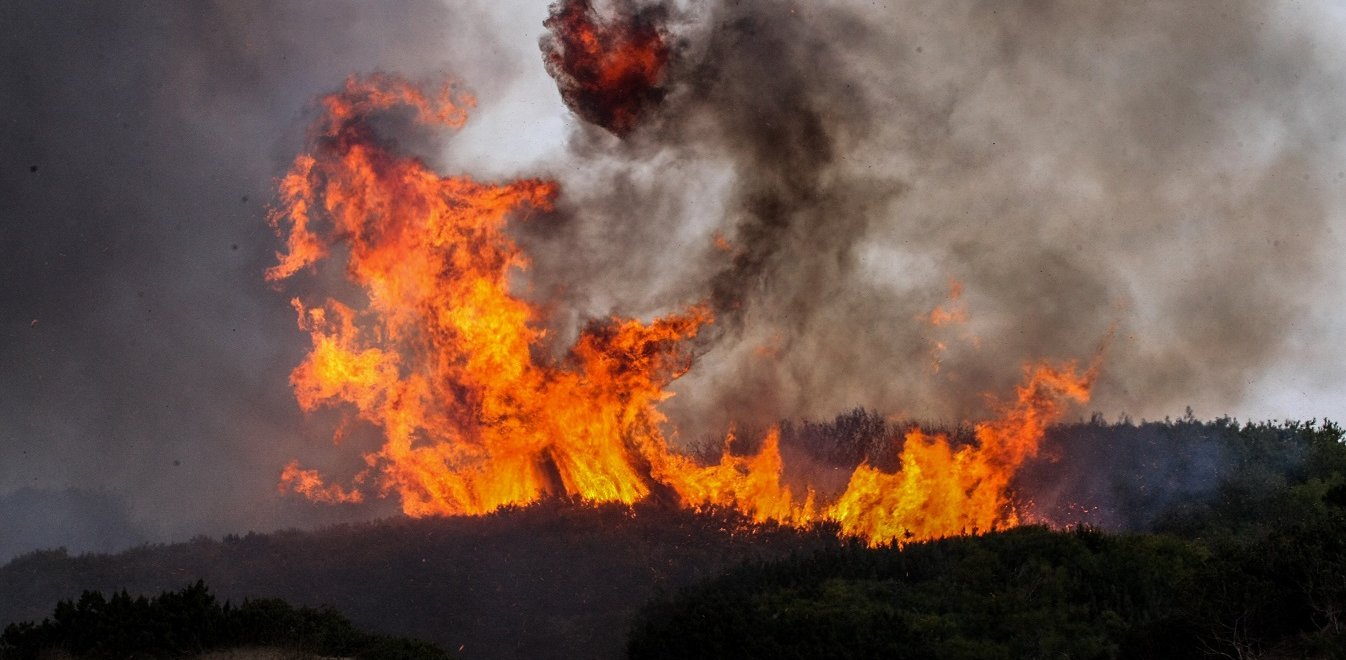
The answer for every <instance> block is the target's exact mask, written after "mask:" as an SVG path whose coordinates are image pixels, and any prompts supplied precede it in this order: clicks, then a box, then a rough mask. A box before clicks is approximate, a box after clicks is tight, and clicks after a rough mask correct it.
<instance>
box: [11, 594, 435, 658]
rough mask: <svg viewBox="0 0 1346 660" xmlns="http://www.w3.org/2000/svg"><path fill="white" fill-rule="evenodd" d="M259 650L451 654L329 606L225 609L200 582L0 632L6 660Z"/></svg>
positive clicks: (94, 602) (67, 608)
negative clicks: (357, 623)
mask: <svg viewBox="0 0 1346 660" xmlns="http://www.w3.org/2000/svg"><path fill="white" fill-rule="evenodd" d="M255 646H262V647H274V648H281V649H287V650H293V651H299V652H304V653H310V654H314V655H321V656H342V657H357V658H368V659H370V660H377V659H387V660H415V659H424V660H437V659H440V658H445V659H447V658H448V657H449V655H448V654H447V653H445V652H444V651H442V650H440V649H439V648H437V647H435V646H434V645H432V644H429V643H426V642H420V641H414V640H409V639H399V638H394V637H386V636H381V635H371V634H368V633H364V632H361V631H359V630H357V629H356V628H355V627H354V626H353V625H351V622H350V621H349V620H347V619H346V618H345V617H343V616H341V614H339V613H338V612H336V611H335V610H332V609H330V608H318V609H314V608H308V607H298V608H296V607H293V606H291V605H290V604H288V603H286V602H285V601H282V600H279V599H274V598H265V599H258V600H245V601H243V604H242V605H240V606H238V607H234V606H232V605H231V604H230V603H228V602H225V603H223V604H221V603H220V602H219V601H218V600H216V598H215V596H213V595H212V594H211V593H210V590H209V589H208V588H207V587H206V585H205V583H204V582H201V581H197V582H196V583H195V584H192V585H190V586H187V587H185V588H183V589H180V590H178V591H169V592H164V593H162V594H160V595H158V596H156V597H153V598H146V597H144V596H139V597H136V598H132V597H131V596H130V595H129V594H128V593H127V592H126V591H124V590H123V591H119V592H117V593H114V594H113V595H112V597H111V598H105V597H104V596H103V594H102V593H101V592H98V591H85V592H84V593H83V594H82V595H80V597H79V599H78V600H76V601H69V600H63V601H61V602H60V603H57V605H56V610H55V612H54V613H53V614H52V616H51V617H49V618H47V619H45V620H43V621H42V622H41V623H33V622H31V621H29V622H23V623H16V624H10V625H9V626H7V627H6V628H5V631H4V633H3V634H2V635H0V657H2V658H6V659H7V660H8V659H10V658H13V659H16V660H22V659H28V658H39V657H43V656H44V654H47V653H50V652H53V651H63V652H65V653H69V654H71V655H74V656H75V657H80V658H173V657H183V656H189V655H196V654H200V653H202V652H205V651H208V650H212V649H227V648H236V647H255Z"/></svg>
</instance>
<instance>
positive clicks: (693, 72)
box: [0, 0, 1346, 561]
mask: <svg viewBox="0 0 1346 660" xmlns="http://www.w3.org/2000/svg"><path fill="white" fill-rule="evenodd" d="M1124 4H1125V7H1107V8H1105V7H1104V5H1102V4H1101V3H1068V2H1051V1H1047V0H1036V1H1029V0H1023V1H1020V2H1006V3H995V7H994V8H991V7H989V6H980V5H978V4H977V3H961V2H953V3H943V4H942V5H941V6H940V7H938V8H936V7H931V6H927V5H926V4H925V3H917V2H890V3H882V2H839V3H830V4H829V5H827V6H826V7H825V8H816V7H801V8H800V9H799V11H798V12H795V11H791V10H792V8H793V6H792V5H789V4H786V3H775V2H765V1H763V2H761V3H755V4H754V3H749V5H750V6H745V5H744V4H743V3H737V2H710V1H707V2H679V3H676V4H674V5H671V6H672V7H673V11H672V29H673V31H674V32H675V33H676V34H678V35H679V36H680V38H681V39H682V40H683V41H681V42H680V43H679V50H678V53H679V57H680V58H682V59H681V60H680V61H679V62H678V63H675V65H674V68H673V70H672V71H671V72H670V82H669V89H670V94H669V96H668V99H667V101H666V103H665V104H664V106H663V107H662V108H661V109H660V110H659V111H658V113H657V114H656V115H655V116H653V117H652V118H651V119H650V121H649V123H648V126H647V127H645V128H644V129H643V130H641V131H637V132H636V133H635V134H633V135H632V136H630V137H629V138H628V139H627V140H618V139H617V138H615V137H613V136H612V135H610V134H608V133H606V132H604V131H602V130H601V129H597V128H595V127H592V126H587V125H585V124H584V123H583V122H581V121H580V120H578V119H576V118H575V117H574V115H572V114H571V113H570V112H569V111H568V109H567V108H566V107H565V105H564V104H563V103H562V101H561V98H560V96H559V94H558V93H557V90H556V87H555V84H554V83H553V82H552V80H551V79H550V78H549V77H548V76H547V73H546V71H545V69H544V68H543V65H542V58H541V55H540V51H539V45H538V40H539V37H540V36H541V35H542V33H543V27H542V21H543V20H544V19H545V18H546V16H547V6H546V3H545V2H519V1H508V2H500V1H496V2H468V1H463V2H440V1H438V0H417V1H414V2H411V1H399V2H388V3H363V2H340V1H322V2H319V1H316V0H312V1H296V2H285V3H262V2H200V3H190V4H186V3H171V2H128V3H116V4H110V3H104V2H75V1H65V0H62V1H59V2H50V3H48V2H42V3H20V2H0V62H3V64H0V530H2V529H10V530H18V531H17V532H15V533H11V534H9V535H8V537H7V538H5V539H0V561H4V560H5V559H6V558H7V557H8V556H10V555H12V554H14V553H17V552H23V551H26V550H30V549H33V548H36V547H42V546H47V545H57V544H63V545H66V546H68V547H71V548H72V549H103V550H105V549H110V548H115V547H123V546H126V545H130V544H134V543H137V542H142V541H146V540H167V539H182V538H187V537H190V536H192V535H195V534H213V535H219V534H223V533H228V532H245V531H248V530H269V529H275V528H280V527H291V526H298V527H308V526H314V525H320V524H327V523H332V522H338V521H342V520H355V519H362V518H368V517H371V516H376V515H389V514H392V513H394V512H395V511H396V510H397V506H396V503H395V502H388V501H377V502H372V503H369V504H366V505H363V506H360V507H328V506H323V505H316V504H311V503H307V502H303V501H301V500H299V499H298V498H296V497H294V496H292V495H284V494H282V493H279V492H278V491H277V488H276V483H277V479H278V475H279V472H280V469H281V468H282V467H283V466H284V465H285V464H286V463H287V462H288V461H289V460H291V459H294V458H299V459H301V461H302V462H304V463H305V464H306V465H317V466H320V467H325V468H334V469H338V470H339V469H340V468H341V467H342V466H343V465H345V464H347V463H349V461H350V460H352V459H351V457H350V456H349V455H347V456H346V457H345V458H335V457H333V452H331V451H329V449H330V437H331V425H330V423H329V422H330V420H329V419H326V418H324V417H323V416H322V415H321V414H314V415H305V414H303V413H302V412H301V411H300V410H299V408H298V406H297V405H296V404H295V401H294V397H293V394H292V392H291V391H290V386H289V383H288V375H289V372H290V370H291V369H292V368H293V367H294V366H295V365H297V364H298V363H299V362H300V361H301V360H302V359H303V356H304V353H305V352H306V349H307V347H308V346H307V342H308V339H307V338H306V336H305V335H304V333H302V332H300V331H299V330H298V329H297V328H296V326H295V318H294V312H293V310H292V309H291V307H290V304H289V300H290V297H291V296H293V295H295V293H294V291H293V290H287V289H286V288H285V287H286V285H280V286H279V287H278V286H277V285H273V284H272V283H268V282H266V281H265V280H264V279H263V273H264V271H265V270H266V268H267V267H269V266H270V265H272V264H273V263H274V262H275V253H276V251H277V250H278V249H280V241H279V240H278V239H277V237H276V235H275V233H274V232H273V230H272V229H271V228H270V227H269V226H268V225H267V222H266V213H267V208H268V205H269V204H271V203H272V202H273V201H274V199H275V182H276V179H277V178H278V177H279V176H281V175H283V174H284V172H285V170H286V168H287V167H288V165H289V163H290V161H291V160H292V159H293V157H294V156H295V154H297V153H299V152H300V151H301V150H302V149H303V148H304V146H305V141H306V139H307V126H308V124H309V122H310V121H312V120H313V119H314V118H315V117H316V114H317V109H316V106H315V99H317V98H318V97H319V96H320V95H322V94H324V93H327V92H330V91H332V90H335V89H337V88H338V87H339V86H340V85H341V84H342V81H343V80H344V79H345V78H346V77H347V76H348V75H350V74H353V73H356V74H361V73H370V72H374V71H387V72H395V73H397V74H399V75H402V76H405V77H408V78H410V79H413V80H420V81H426V82H435V81H439V80H443V79H445V78H452V79H455V80H458V81H460V82H461V84H462V85H464V86H465V87H467V88H469V89H471V90H472V91H473V92H474V94H475V95H476V96H477V97H478V106H477V109H476V110H475V111H474V114H473V116H472V118H471V119H470V120H469V122H468V124H467V125H466V126H465V127H464V128H463V129H462V130H461V131H460V132H458V133H457V134H456V135H452V136H449V137H446V138H445V139H444V140H442V141H432V142H431V143H430V144H427V145H411V146H413V147H418V148H423V150H425V152H426V158H427V159H429V160H430V161H431V162H432V163H433V164H434V165H435V166H436V167H437V168H439V169H440V170H441V171H444V172H446V173H452V172H466V173H470V174H472V175H473V176H476V177H479V178H485V179H510V178H516V177H522V176H542V177H548V178H555V179H557V180H558V181H559V182H560V183H561V188H562V191H563V193H562V198H561V200H560V202H559V206H560V211H559V215H560V216H562V218H561V223H562V224H561V225H560V226H561V229H560V230H558V231H556V232H555V233H548V232H529V231H528V230H521V231H522V232H523V235H522V238H521V242H523V243H524V244H525V246H527V247H529V248H530V249H532V250H534V251H535V267H534V269H533V270H532V271H530V274H529V277H530V278H532V281H533V282H535V283H539V284H541V286H539V287H537V289H538V290H542V291H563V292H565V293H564V294H558V295H560V300H561V301H562V302H561V303H559V305H558V306H559V308H560V309H563V310H564V312H565V314H564V315H563V316H564V318H562V319H560V320H557V321H555V323H556V325H557V330H558V331H559V332H561V333H562V335H564V333H565V332H566V331H567V328H566V324H570V326H573V325H575V324H578V323H581V322H582V321H583V320H584V319H586V318H602V317H604V316H607V315H610V314H615V313H620V314H629V315H636V316H645V317H648V316H649V315H653V314H656V313H661V312H665V311H667V310H669V309H672V308H677V307H679V306H682V305H686V304H689V303H692V302H696V300H697V299H698V298H699V297H703V296H705V295H707V293H706V292H707V291H709V290H710V289H711V288H713V287H722V286H732V287H734V290H735V292H736V295H739V296H741V297H742V299H743V300H744V301H746V302H745V304H744V306H743V309H744V312H743V314H742V317H741V318H736V319H733V322H732V323H725V324H724V325H725V327H726V328H728V329H726V330H725V331H724V332H723V333H722V334H720V335H717V337H716V341H715V343H714V344H712V345H710V346H708V347H707V349H706V353H705V355H704V356H703V358H702V365H699V366H700V367H701V368H699V369H697V370H694V371H693V373H691V374H689V375H688V377H687V378H685V379H684V380H683V381H682V382H680V383H678V384H677V385H675V390H676V391H677V393H678V396H677V397H675V398H674V399H673V400H672V401H670V402H669V412H670V415H671V416H672V417H673V420H674V422H676V423H679V424H680V425H681V427H682V428H683V429H684V431H683V433H684V436H685V437H697V436H699V435H701V434H713V433H719V432H722V430H723V429H725V428H726V427H727V426H728V425H729V424H731V423H735V422H753V423H761V422H763V421H770V420H772V419H780V418H782V417H799V416H809V417H828V416H830V415H832V414H835V413H837V412H841V411H843V410H845V409H847V408H849V407H852V406H856V405H862V406H867V407H871V408H875V409H878V410H880V411H882V412H884V413H886V414H892V415H901V416H910V417H915V418H921V419H942V420H947V419H950V418H964V417H975V416H977V415H979V414H983V413H984V412H985V411H984V410H983V409H982V407H981V406H983V402H984V400H985V397H984V394H986V393H991V394H993V395H994V394H998V393H999V394H1003V393H1004V392H1005V391H1006V390H1007V389H1008V388H1009V387H1011V386H1012V385H1013V383H1014V382H1015V380H1016V378H1017V376H1018V374H1019V370H1020V368H1021V366H1022V364H1023V363H1025V362H1026V361H1032V360H1039V359H1080V360H1088V359H1089V358H1090V357H1091V355H1092V354H1093V352H1094V351H1095V349H1096V347H1097V346H1098V345H1099V344H1100V342H1102V341H1103V340H1104V337H1106V336H1107V335H1108V333H1109V330H1110V329H1112V330H1113V331H1114V338H1113V340H1112V341H1111V343H1110V344H1109V346H1108V348H1107V352H1106V353H1105V356H1104V365H1105V366H1104V372H1103V377H1102V379H1101V380H1100V382H1099V384H1098V387H1097V390H1096V392H1095V400H1094V401H1093V402H1092V403H1091V404H1090V406H1088V407H1087V409H1085V410H1081V411H1080V413H1079V414H1081V415H1084V416H1087V414H1088V413H1089V412H1091V411H1092V410H1099V411H1101V412H1103V413H1104V414H1105V416H1106V417H1108V418H1110V419H1111V418H1115V417H1117V416H1118V415H1121V414H1123V413H1127V414H1130V415H1132V416H1134V417H1137V418H1140V417H1149V418H1158V417H1163V416H1165V415H1173V416H1178V415H1181V414H1183V412H1184V410H1185V409H1186V407H1187V406H1191V407H1192V408H1193V409H1194V412H1195V413H1196V414H1197V415H1198V416H1199V417H1203V418H1210V417H1216V416H1221V415H1233V416H1237V417H1239V418H1240V419H1271V418H1301V419H1302V418H1323V417H1327V418H1334V419H1343V418H1346V381H1344V380H1343V379H1342V378H1341V377H1340V374H1341V373H1342V372H1343V368H1344V367H1346V345H1344V344H1346V342H1343V339H1346V311H1344V310H1343V308H1344V307H1346V306H1344V305H1343V304H1342V303H1343V302H1344V301H1343V294H1342V291H1343V290H1346V276H1343V274H1342V273H1343V271H1346V268H1343V266H1344V265H1346V264H1343V254H1346V251H1344V250H1343V248H1346V220H1344V219H1343V218H1344V216H1343V212H1344V211H1346V174H1343V170H1346V52H1343V51H1344V50H1346V46H1343V44H1344V43H1346V39H1342V38H1341V35H1342V34H1344V33H1346V9H1342V8H1340V7H1339V6H1338V5H1337V4H1336V3H1333V2H1330V1H1326V0H1324V1H1322V2H1288V1H1286V2H1251V1H1249V2H1229V3H1222V4H1219V5H1215V4H1211V5H1209V6H1207V7H1191V6H1185V7H1182V8H1175V7H1171V6H1169V3H1162V2H1137V3H1124ZM745 25H750V26H753V28H752V29H746V28H744V27H743V26H745ZM818 127H821V128H818ZM814 130H818V131H821V134H822V136H823V137H822V138H820V139H821V141H822V142H821V145H822V146H821V148H818V145H816V144H814V143H809V144H810V145H811V147H810V149H804V148H803V147H799V146H797V145H798V144H802V142H800V141H798V140H796V139H795V138H798V137H799V136H808V135H812V133H810V131H814ZM782 142H783V143H784V144H782ZM763 199H769V200H772V201H773V203H779V204H783V205H785V206H787V207H788V208H790V209H792V210H791V211H790V212H789V213H788V214H787V217H786V218H785V220H784V221H782V222H780V223H770V222H767V220H770V218H766V217H765V216H763V215H762V214H761V213H759V212H758V211H756V210H754V209H756V208H757V207H756V206H754V204H755V203H760V202H761V200H763ZM764 227H765V228H767V229H769V231H767V229H763V228H764ZM773 232H774V233H773ZM716 235H722V236H727V237H728V238H729V240H730V241H738V242H739V244H740V245H741V246H743V249H744V250H747V251H748V252H749V253H751V254H754V255H758V256H760V257H761V259H760V260H759V261H757V262H755V263H757V265H755V266H753V268H751V269H749V270H744V269H742V268H738V269H735V267H731V266H726V265H725V264H722V263H719V262H715V261H714V259H715V257H714V251H713V249H711V247H710V246H711V245H712V242H713V241H712V239H713V237H714V236H716ZM753 237H757V238H756V239H754V238H753ZM754 241H756V242H754ZM708 255H709V256H708ZM951 279H952V280H957V281H958V282H960V283H961V286H962V290H963V294H962V295H961V297H960V298H959V300H958V301H952V302H951V301H949V300H948V296H949V281H950V280H951ZM726 282H728V283H729V284H726ZM716 290H717V291H718V290H719V289H716ZM947 304H958V305H962V306H963V308H964V309H965V311H966V315H967V316H968V318H969V321H968V322H967V324H966V325H965V326H963V327H960V328H959V329H956V330H954V329H937V328H931V327H929V326H928V324H925V323H924V322H922V321H921V320H920V319H921V318H922V316H923V315H926V314H928V312H929V311H930V310H931V309H933V308H935V307H937V306H940V305H947ZM572 329H573V328H572ZM938 342H943V344H944V348H943V349H937V346H938ZM764 347H766V348H768V349H770V350H768V351H766V354H770V355H772V357H771V359H763V357H762V356H763V355H764V353H763V348H764ZM936 363H938V369H936V368H935V367H934V365H935V364H936ZM342 461H346V463H343V462H342ZM48 521H55V522H50V523H49V522H48Z"/></svg>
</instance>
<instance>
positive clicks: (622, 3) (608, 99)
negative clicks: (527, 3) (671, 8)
mask: <svg viewBox="0 0 1346 660" xmlns="http://www.w3.org/2000/svg"><path fill="white" fill-rule="evenodd" d="M612 13H613V16H612V18H610V19H603V18H600V17H599V15H598V13H597V12H596V11H595V10H594V7H593V5H592V3H590V2H589V0H565V1H564V2H560V3H557V4H556V5H553V6H552V10H551V17H550V18H548V19H547V20H546V22H545V23H544V25H546V27H547V29H548V30H550V31H551V33H550V35H549V36H548V37H547V38H544V39H543V40H542V49H543V52H544V53H545V54H546V57H545V61H546V64H547V72H548V73H550V74H551V75H552V77H553V78H555V79H556V82H557V86H558V87H559V89H560V91H561V98H562V99H564V100H565V103H566V106H568V107H569V108H570V109H571V110H572V111H573V112H574V113H575V114H577V115H579V116H581V117H583V118H584V120H585V121H588V122H590V123H592V124H597V125H599V126H602V127H603V128H606V129H608V130H609V131H612V132H613V133H614V134H616V135H625V134H627V133H629V132H630V131H631V129H632V128H635V125H636V122H637V121H639V119H640V116H641V114H642V113H643V112H644V111H645V109H646V107H647V106H652V105H654V104H657V103H658V102H659V101H661V100H662V99H663V97H664V89H663V87H662V85H661V83H662V82H663V75H664V66H665V65H666V64H667V63H668V56H669V45H668V43H667V42H666V41H665V36H664V29H663V23H664V20H665V16H666V12H665V11H663V9H662V8H660V7H648V8H640V9H638V8H636V7H635V6H634V4H633V3H631V2H630V1H629V0H617V2H616V3H615V5H614V7H613V8H612Z"/></svg>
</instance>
